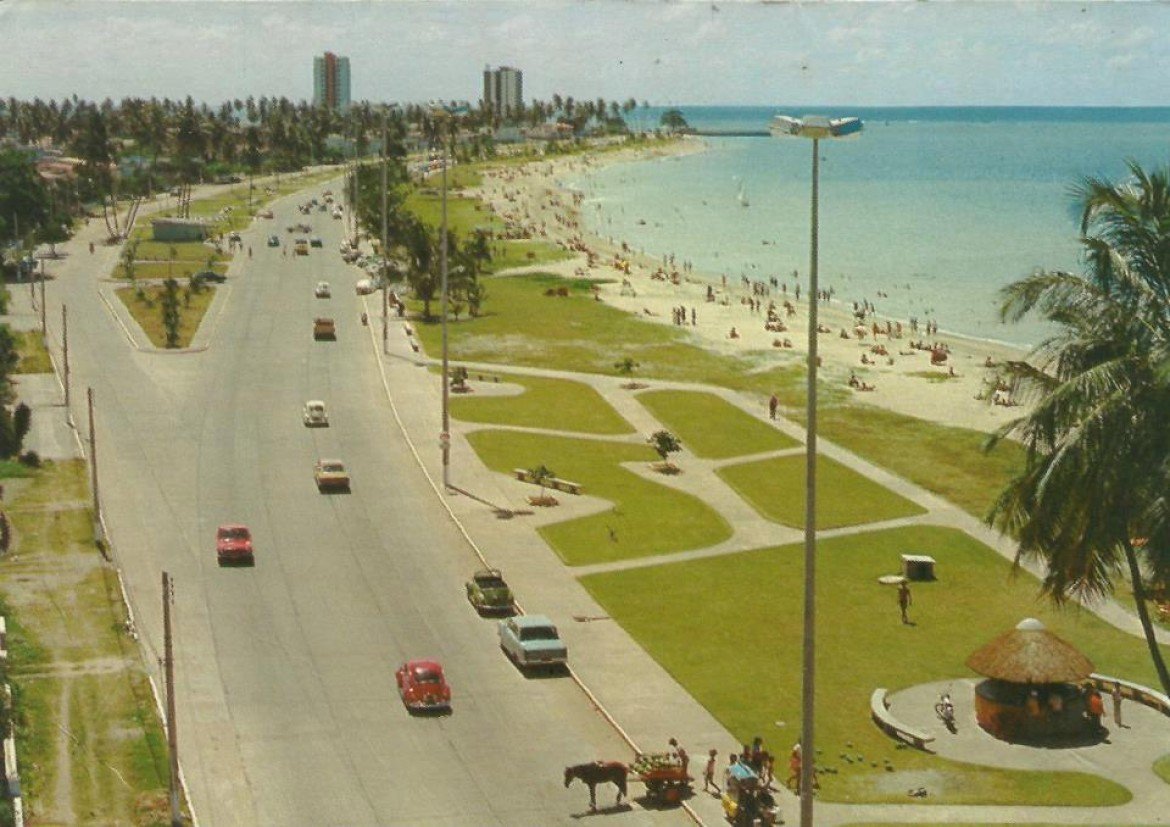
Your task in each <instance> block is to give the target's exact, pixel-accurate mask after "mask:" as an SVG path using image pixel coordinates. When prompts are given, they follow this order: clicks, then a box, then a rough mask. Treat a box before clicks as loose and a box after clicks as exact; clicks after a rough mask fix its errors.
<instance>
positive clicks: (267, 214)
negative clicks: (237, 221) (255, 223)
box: [256, 210, 272, 218]
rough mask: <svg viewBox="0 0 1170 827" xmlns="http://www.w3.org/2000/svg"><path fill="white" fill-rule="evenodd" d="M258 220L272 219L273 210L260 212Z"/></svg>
mask: <svg viewBox="0 0 1170 827" xmlns="http://www.w3.org/2000/svg"><path fill="white" fill-rule="evenodd" d="M256 217H257V218H272V210H260V212H258V213H256Z"/></svg>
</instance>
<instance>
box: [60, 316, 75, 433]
mask: <svg viewBox="0 0 1170 827" xmlns="http://www.w3.org/2000/svg"><path fill="white" fill-rule="evenodd" d="M61 350H62V352H63V356H64V365H63V367H64V371H63V373H64V374H65V377H64V379H65V421H66V422H68V423H69V424H70V426H72V425H73V408H71V407H70V405H69V308H68V307H67V306H66V305H61Z"/></svg>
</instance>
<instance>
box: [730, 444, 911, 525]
mask: <svg viewBox="0 0 1170 827" xmlns="http://www.w3.org/2000/svg"><path fill="white" fill-rule="evenodd" d="M804 469H805V462H804V455H803V454H801V455H799V456H784V457H773V458H770V459H763V460H759V461H757V462H745V463H742V464H740V465H726V466H724V467H722V468H719V469H717V470H716V472H715V473H717V474H718V475H719V477H720V478H721V479H722V480H723V481H724V482H726V483H727V484H728V485H730V486H731V487H732V488H733V489H735V491H736V493H738V494H739V495H740V496H741V497H743V498H744V499H745V500H747V501H748V502H749V503H751V504H752V507H753V508H755V509H756V511H759V512H760V513H761V514H763V515H764V516H765V517H767V518H768V519H769V520H775V521H776V522H778V523H781V524H783V525H787V526H792V527H793V528H803V527H804V509H805V491H804V488H805V470H804ZM922 513H924V509H922V508H920V507H919V506H917V505H915V504H914V503H912V502H910V500H907V499H905V498H904V497H901V496H899V495H898V494H895V493H893V492H892V491H890V490H889V489H888V488H885V487H883V486H881V485H879V484H878V483H876V482H874V481H873V480H870V479H869V478H867V477H863V476H862V475H861V474H858V473H857V472H856V471H853V470H852V469H849V468H846V467H845V466H844V465H841V464H840V463H838V462H836V461H834V460H831V459H829V458H828V457H825V456H821V457H818V459H817V527H818V528H822V529H825V528H840V527H841V526H847V525H860V524H862V523H871V522H880V521H882V520H892V519H895V518H897V517H911V516H914V515H915V514H922Z"/></svg>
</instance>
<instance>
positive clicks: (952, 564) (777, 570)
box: [582, 526, 1156, 806]
mask: <svg viewBox="0 0 1170 827" xmlns="http://www.w3.org/2000/svg"><path fill="white" fill-rule="evenodd" d="M908 550H929V552H930V553H931V554H932V555H933V556H934V557H935V558H936V559H937V560H938V561H939V568H938V571H939V580H938V581H936V582H933V583H921V584H916V585H915V587H914V607H913V609H912V612H913V614H912V617H913V618H914V620H915V622H916V624H917V625H914V626H904V625H903V624H902V623H901V622H900V621H899V615H898V606H897V601H896V593H895V591H894V590H893V589H891V588H889V587H883V586H880V585H878V584H877V582H876V579H877V577H879V576H880V575H883V574H889V573H891V572H895V571H897V570H898V563H899V555H900V554H902V553H903V552H906V551H908ZM802 561H803V550H802V547H801V546H799V545H792V546H785V547H781V548H769V549H762V550H758V551H753V552H747V553H744V554H737V555H729V556H723V557H716V558H708V559H703V560H695V561H688V562H684V563H676V564H673V565H662V566H654V567H648V568H640V569H633V570H629V571H624V572H613V573H607V574H597V575H590V576H588V577H584V578H582V583H583V584H584V585H585V587H586V588H587V589H588V590H589V591H590V593H592V594H593V596H594V597H595V598H596V599H597V600H598V602H599V603H600V604H601V605H602V607H603V608H604V609H605V611H606V612H607V613H608V614H610V615H611V616H612V617H614V618H615V619H616V620H617V621H618V622H619V623H621V624H622V626H623V628H625V629H626V630H627V631H628V632H629V633H630V634H631V635H633V637H634V638H635V639H636V640H637V641H638V642H639V643H640V644H641V645H642V646H643V647H644V648H645V649H646V651H647V652H649V653H650V654H651V655H652V656H653V657H654V658H655V659H656V660H657V661H658V662H659V663H661V664H662V665H663V666H664V667H665V668H666V669H667V670H668V671H669V672H670V673H671V674H672V675H673V676H674V677H675V678H676V679H677V680H678V681H679V682H680V683H681V684H682V685H683V686H684V687H685V688H686V689H687V691H689V692H690V693H691V694H692V695H693V696H694V697H695V698H696V699H698V700H699V702H700V703H702V704H703V705H704V706H705V707H706V708H707V709H708V710H710V711H711V712H712V713H713V714H714V715H715V717H716V718H718V719H719V721H720V722H721V723H722V724H723V725H724V726H726V727H727V728H728V729H729V730H730V731H731V732H732V733H733V734H734V735H735V737H736V739H737V741H739V742H740V743H747V742H750V740H751V739H752V737H754V736H756V735H762V736H763V737H764V739H765V742H766V743H767V744H768V745H769V746H771V747H772V748H774V749H776V748H779V749H780V750H781V751H782V752H783V753H784V754H786V750H787V748H788V746H789V745H790V744H791V742H792V741H793V740H794V739H795V738H796V736H797V734H798V733H799V732H800V705H801V700H800V691H801V686H800V683H801V670H800V657H801V651H800V623H801V607H802V597H801V595H802V589H803V581H802V574H803V563H802ZM817 565H818V575H819V577H818V598H817V599H818V602H819V611H820V618H821V622H820V623H819V624H818V646H819V659H818V662H817V663H818V665H817V675H818V684H817V685H818V698H817V743H818V745H819V746H818V749H819V750H820V751H821V759H820V766H821V768H822V770H824V769H828V770H829V771H828V772H822V775H821V785H822V794H823V796H824V798H826V799H828V800H832V801H853V802H898V803H906V802H907V799H906V790H907V789H908V788H909V787H912V786H913V787H918V786H925V787H927V789H928V790H929V792H930V799H929V800H930V801H931V802H933V803H956V804H958V803H963V804H975V803H980V804H1033V805H1040V804H1062V805H1086V806H1089V805H1107V804H1119V803H1123V802H1124V801H1126V800H1128V798H1129V795H1128V792H1127V791H1125V790H1124V789H1122V788H1121V787H1119V786H1117V785H1116V784H1113V783H1112V782H1109V781H1106V780H1104V779H1100V778H1098V777H1096V776H1091V775H1087V774H1075V773H1046V772H1013V771H1006V770H1000V769H992V768H984V767H978V766H975V765H966V764H961V763H957V762H952V761H947V760H944V759H941V758H938V757H935V756H932V755H930V754H927V753H923V752H920V751H918V750H914V749H909V748H900V747H899V746H898V745H897V744H896V743H895V742H894V741H893V740H891V739H890V738H888V737H887V736H886V735H884V734H883V733H882V732H881V731H880V730H878V729H877V727H876V726H874V725H873V723H872V722H871V721H870V717H869V696H870V693H871V692H872V691H873V689H874V688H875V687H878V686H884V687H888V688H889V689H891V690H894V691H896V690H898V689H902V688H905V687H909V686H913V685H915V684H919V683H924V682H932V681H943V680H948V679H953V678H956V677H960V676H971V675H972V673H971V672H970V671H969V670H968V669H967V667H966V666H965V665H964V661H965V659H966V658H967V656H968V655H969V654H970V653H971V652H973V651H975V650H976V649H978V648H979V647H980V646H982V645H984V644H985V643H987V642H988V641H989V640H991V639H992V638H993V637H995V636H996V635H998V634H1000V633H1001V632H1002V631H1005V630H1007V629H1010V628H1012V627H1013V626H1014V625H1015V624H1016V623H1018V622H1019V621H1020V619H1021V618H1022V617H1025V616H1033V617H1037V618H1039V619H1041V620H1042V621H1043V622H1044V623H1045V624H1047V625H1048V627H1049V628H1050V629H1052V631H1054V632H1055V633H1056V634H1058V635H1060V636H1061V637H1063V638H1065V639H1066V640H1069V641H1071V642H1073V643H1074V644H1075V645H1076V646H1077V647H1078V648H1080V649H1081V650H1082V651H1083V652H1084V653H1085V654H1086V655H1087V656H1088V657H1089V658H1090V659H1092V660H1093V662H1094V663H1095V664H1096V666H1097V668H1098V669H1099V670H1100V671H1102V672H1105V673H1108V674H1117V675H1123V676H1125V677H1127V678H1129V679H1132V680H1135V681H1137V682H1139V683H1145V684H1147V685H1149V682H1150V681H1152V680H1156V678H1155V676H1154V673H1153V668H1152V666H1151V664H1150V662H1149V656H1148V654H1147V652H1146V649H1145V645H1144V643H1143V641H1141V640H1140V639H1138V638H1133V637H1130V636H1128V635H1125V634H1123V633H1121V632H1118V631H1117V630H1115V629H1113V628H1112V627H1110V626H1108V625H1106V624H1105V623H1104V622H1103V621H1101V620H1099V619H1097V618H1096V617H1095V616H1093V615H1091V614H1089V613H1087V612H1083V611H1077V610H1073V609H1066V610H1064V611H1057V610H1055V609H1053V608H1051V607H1050V605H1049V604H1048V603H1042V602H1039V601H1038V600H1037V597H1036V594H1037V590H1038V584H1037V582H1036V580H1035V579H1034V578H1032V577H1031V576H1029V575H1026V574H1021V575H1019V576H1017V577H1012V576H1011V567H1010V564H1009V563H1007V562H1006V561H1004V560H1003V559H1001V558H1000V557H999V556H998V555H996V554H995V553H994V552H992V551H991V550H990V549H988V548H986V547H985V546H983V545H981V544H980V543H978V542H976V541H975V540H973V539H971V538H970V537H968V536H966V535H964V534H962V533H961V532H958V531H953V530H949V529H943V528H936V527H918V526H915V527H908V528H901V529H895V530H889V531H882V532H871V533H868V534H862V535H852V536H844V537H836V538H832V539H824V540H822V541H821V542H820V543H819V556H818V563H817ZM745 595H750V596H751V597H750V599H745ZM666 606H685V607H687V610H686V611H684V612H677V611H665V610H664V607H666ZM729 676H731V677H730V678H729ZM777 722H783V723H782V727H783V728H779V729H778V728H777V726H778V725H777ZM705 747H706V745H704V748H705ZM842 754H847V755H849V756H850V758H851V759H853V760H852V763H849V762H845V761H844V760H843V759H842V758H841V756H842ZM887 762H888V763H889V764H890V765H891V766H892V767H893V769H892V770H887V769H885V765H886V763H887ZM873 763H876V764H877V767H876V768H875V767H873V766H871V764H873ZM924 772H926V773H929V774H928V775H925V776H924V775H923V773H924Z"/></svg>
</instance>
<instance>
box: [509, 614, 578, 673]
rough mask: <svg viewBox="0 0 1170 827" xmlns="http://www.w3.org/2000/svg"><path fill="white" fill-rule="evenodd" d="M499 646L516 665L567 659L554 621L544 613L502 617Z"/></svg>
mask: <svg viewBox="0 0 1170 827" xmlns="http://www.w3.org/2000/svg"><path fill="white" fill-rule="evenodd" d="M500 648H501V649H503V650H504V654H505V655H507V656H508V657H509V658H511V659H512V661H513V662H514V663H515V664H516V665H517V666H559V665H562V664H565V663H567V662H568V660H569V650H568V648H567V647H566V646H565V643H564V641H562V640H561V638H560V635H558V634H557V627H556V624H554V623H553V622H552V621H551V620H550V619H549V618H547V617H545V616H544V615H520V616H519V617H510V618H508V619H507V620H501V621H500Z"/></svg>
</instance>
